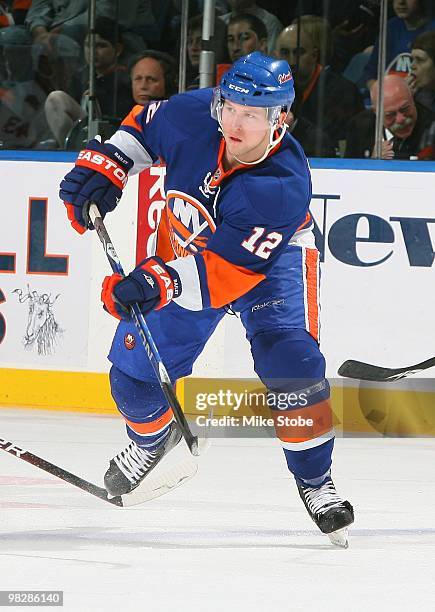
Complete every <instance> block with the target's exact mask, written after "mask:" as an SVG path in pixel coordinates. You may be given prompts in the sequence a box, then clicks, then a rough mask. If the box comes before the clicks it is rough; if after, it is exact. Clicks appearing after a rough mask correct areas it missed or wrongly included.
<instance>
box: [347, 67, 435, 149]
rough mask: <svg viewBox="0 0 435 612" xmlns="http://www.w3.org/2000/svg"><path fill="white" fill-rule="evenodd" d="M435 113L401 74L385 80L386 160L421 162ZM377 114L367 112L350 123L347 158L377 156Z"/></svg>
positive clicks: (374, 89) (374, 98)
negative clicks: (375, 149)
mask: <svg viewBox="0 0 435 612" xmlns="http://www.w3.org/2000/svg"><path fill="white" fill-rule="evenodd" d="M370 94H371V97H372V102H373V107H374V108H376V101H377V96H378V84H377V82H376V83H375V84H374V85H373V86H372V89H371V91H370ZM434 121H435V113H432V112H431V111H430V110H428V109H426V108H424V107H423V106H421V105H420V104H418V103H415V101H414V99H413V97H412V93H411V90H410V89H409V86H408V85H407V83H406V81H405V80H404V79H403V78H402V77H400V76H397V75H387V76H386V77H385V79H384V140H383V143H382V152H381V158H382V159H420V158H421V153H422V150H423V148H424V147H425V143H424V142H423V141H424V139H425V137H426V135H427V133H428V130H429V129H430V127H431V125H432V123H433V122H434ZM375 123H376V119H375V114H374V112H373V111H371V110H368V111H364V112H363V113H362V114H360V115H359V116H356V117H354V118H353V120H352V121H350V123H349V127H348V137H347V147H346V157H357V158H359V157H370V156H374V151H373V149H374V144H375ZM425 159H427V157H425Z"/></svg>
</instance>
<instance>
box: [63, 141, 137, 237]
mask: <svg viewBox="0 0 435 612" xmlns="http://www.w3.org/2000/svg"><path fill="white" fill-rule="evenodd" d="M132 166H133V161H132V160H131V159H130V158H129V157H127V156H126V155H124V153H122V151H120V150H119V149H118V148H117V147H115V146H114V145H111V144H107V143H106V144H104V143H102V142H100V141H99V140H97V139H96V138H94V139H93V140H90V141H89V142H88V144H87V145H86V149H84V150H83V151H80V153H79V155H78V157H77V161H76V164H75V166H74V168H73V169H72V170H71V172H68V174H67V175H66V176H65V178H64V179H63V181H62V182H61V184H60V191H59V196H60V198H61V200H63V201H64V204H65V206H66V209H67V214H68V219H69V220H70V221H71V225H72V227H73V228H74V229H75V230H76V231H77V232H78V233H79V234H83V233H84V232H85V231H86V229H87V228H92V224H91V223H90V221H89V218H88V215H87V211H88V207H89V204H90V203H91V202H94V203H95V204H96V205H97V206H98V209H99V211H100V213H101V216H102V218H104V216H105V215H106V213H108V212H109V211H111V210H113V209H114V208H115V206H116V205H117V203H118V200H119V199H120V197H121V195H122V190H123V189H124V187H125V185H126V183H127V175H128V171H129V170H130V169H131V168H132Z"/></svg>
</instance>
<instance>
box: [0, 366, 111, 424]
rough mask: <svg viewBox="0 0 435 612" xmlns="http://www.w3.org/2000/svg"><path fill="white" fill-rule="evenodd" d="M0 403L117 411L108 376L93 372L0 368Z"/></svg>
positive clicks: (75, 409)
mask: <svg viewBox="0 0 435 612" xmlns="http://www.w3.org/2000/svg"><path fill="white" fill-rule="evenodd" d="M0 406H3V407H11V406H20V407H25V408H45V409H49V410H70V411H71V410H72V411H78V412H97V413H100V414H119V413H118V411H117V410H116V406H115V403H114V401H113V399H112V396H111V394H110V386H109V377H108V375H107V374H100V373H96V372H57V371H55V372H53V371H51V370H14V369H8V368H0Z"/></svg>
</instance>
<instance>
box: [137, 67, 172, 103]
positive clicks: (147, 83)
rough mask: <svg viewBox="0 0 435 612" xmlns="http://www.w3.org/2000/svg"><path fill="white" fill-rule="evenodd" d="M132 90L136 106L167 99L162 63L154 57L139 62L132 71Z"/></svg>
mask: <svg viewBox="0 0 435 612" xmlns="http://www.w3.org/2000/svg"><path fill="white" fill-rule="evenodd" d="M131 88H132V94H133V99H134V101H135V102H136V104H147V103H148V102H149V101H150V100H154V99H156V98H164V97H165V95H166V94H165V75H164V73H163V68H162V66H161V65H160V62H158V61H157V60H155V59H153V58H152V57H145V58H144V59H141V60H139V61H138V62H137V63H136V64H135V65H134V66H133V68H132V71H131Z"/></svg>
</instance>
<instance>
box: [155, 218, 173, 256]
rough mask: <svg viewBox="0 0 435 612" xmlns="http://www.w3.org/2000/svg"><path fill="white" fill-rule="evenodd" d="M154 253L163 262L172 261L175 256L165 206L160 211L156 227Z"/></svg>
mask: <svg viewBox="0 0 435 612" xmlns="http://www.w3.org/2000/svg"><path fill="white" fill-rule="evenodd" d="M156 255H157V256H158V257H161V258H162V259H163V261H164V262H167V261H172V260H173V259H174V257H175V253H174V249H173V248H172V244H171V239H170V236H169V221H168V210H167V207H165V208H164V209H163V211H162V216H161V218H160V223H159V227H158V229H157V247H156Z"/></svg>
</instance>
